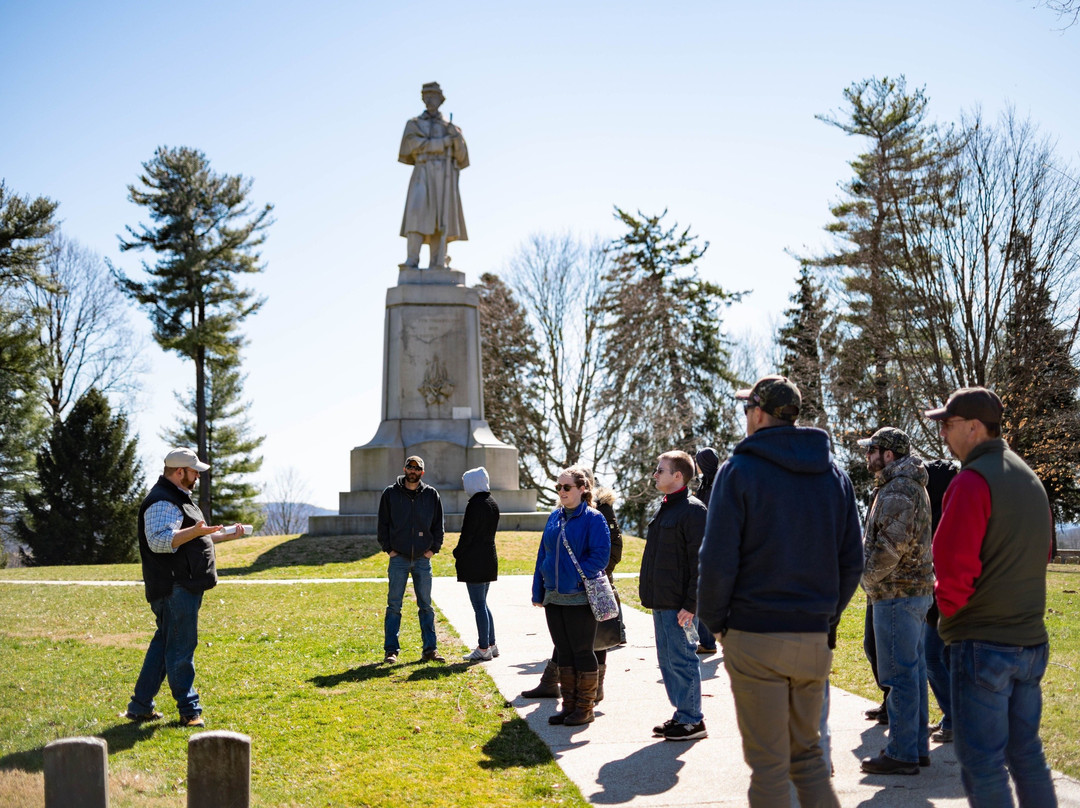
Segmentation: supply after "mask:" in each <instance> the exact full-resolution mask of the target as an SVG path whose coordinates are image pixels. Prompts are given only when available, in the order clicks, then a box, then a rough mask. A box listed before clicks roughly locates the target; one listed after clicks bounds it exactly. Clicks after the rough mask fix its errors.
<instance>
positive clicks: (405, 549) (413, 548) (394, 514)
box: [379, 475, 443, 559]
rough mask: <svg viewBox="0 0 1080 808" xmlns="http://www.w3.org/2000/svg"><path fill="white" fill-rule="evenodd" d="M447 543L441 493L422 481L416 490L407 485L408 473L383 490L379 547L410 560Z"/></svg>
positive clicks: (380, 506)
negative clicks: (444, 536) (444, 540)
mask: <svg viewBox="0 0 1080 808" xmlns="http://www.w3.org/2000/svg"><path fill="white" fill-rule="evenodd" d="M442 543H443V510H442V500H441V499H440V498H439V492H438V491H436V490H435V489H434V488H432V487H431V486H430V485H427V484H426V483H425V482H424V481H423V480H420V485H419V486H418V487H417V488H416V490H415V491H410V490H409V489H408V488H406V487H405V477H404V475H402V476H400V477H398V479H397V482H396V483H394V484H393V485H390V486H387V487H386V489H384V490H383V493H382V499H381V500H379V546H380V547H382V549H383V552H384V553H389V552H390V551H391V550H393V551H395V552H396V553H397V554H398V555H402V556H405V557H406V558H409V559H416V558H420V557H421V556H422V555H423V554H424V553H426V552H427V551H428V550H431V551H432V552H433V553H437V552H439V549H440V548H441V547H442Z"/></svg>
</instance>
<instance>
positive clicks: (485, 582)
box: [454, 466, 499, 662]
mask: <svg viewBox="0 0 1080 808" xmlns="http://www.w3.org/2000/svg"><path fill="white" fill-rule="evenodd" d="M461 485H462V487H463V488H464V489H465V493H466V494H468V495H469V504H468V505H466V506H465V517H464V519H462V522H461V536H460V537H459V538H458V543H457V546H456V547H455V548H454V567H455V568H456V569H457V579H458V580H459V581H461V582H462V583H464V584H465V587H466V588H467V589H468V590H469V601H470V602H471V603H472V607H473V613H474V614H475V616H476V635H477V640H476V648H474V649H473V650H472V652H471V653H469V654H466V655H465V661H466V662H487V661H489V660H491V659H493V658H494V657H497V656H498V655H499V646H497V645H496V644H495V621H494V620H493V619H492V617H491V609H489V608H488V605H487V595H488V587H490V586H491V582H492V581H494V580H496V579H497V578H498V577H499V554H498V552H496V550H495V533H496V531H498V529H499V506H498V504H497V503H496V502H495V500H494V499H492V498H491V484H490V479H489V478H488V473H487V469H486V468H484V467H483V466H480V467H479V468H475V469H469V470H468V471H466V472H465V473H464V474H462V475H461Z"/></svg>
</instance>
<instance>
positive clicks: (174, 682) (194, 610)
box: [121, 446, 244, 727]
mask: <svg viewBox="0 0 1080 808" xmlns="http://www.w3.org/2000/svg"><path fill="white" fill-rule="evenodd" d="M208 468H210V464H209V463H204V462H203V461H202V460H199V456H198V455H197V454H195V451H194V450H193V449H188V448H187V447H183V446H178V447H176V448H175V449H171V450H170V451H169V453H168V454H167V455H165V468H164V470H163V471H162V472H161V476H160V477H159V478H158V481H157V483H156V484H155V485H154V487H153V488H151V489H150V493H149V494H147V496H146V499H144V500H143V501H142V505H140V506H139V525H138V527H139V556H140V557H141V559H142V573H143V585H144V586H145V589H146V600H147V602H148V603H149V604H150V609H151V611H153V613H154V617H155V619H156V621H157V631H155V632H154V636H153V638H152V639H151V640H150V646H149V647H148V648H147V649H146V658H145V659H144V660H143V665H142V670H141V671H140V672H139V678H138V680H136V682H135V693H134V695H132V697H131V701H130V702H129V703H128V708H127V711H126V712H124V713H121V716H123V717H124V718H127V719H128V720H129V721H156V720H157V719H160V718H162V717H163V715H162V714H161V713H160V712H158V711H157V710H156V709H155V708H154V699H155V697H156V696H157V693H158V691H159V690H160V689H161V683H162V682H163V681H165V679H168V681H169V690H170V691H172V695H173V698H175V699H176V707H177V710H178V711H179V713H180V726H182V727H202V726H204V725H205V722H204V721H203V718H202V704H201V703H200V701H199V694H198V692H196V690H195V649H196V647H198V644H199V609H200V608H201V607H202V599H203V592H205V591H206V590H207V589H212V588H213V587H215V586H216V585H217V580H218V579H217V563H216V557H215V554H214V545H215V544H216V543H218V542H223V541H232V540H233V539H239V538H240V537H241V536H243V535H244V526H243V525H235V529H234V531H233V532H232V533H230V534H228V535H226V534H225V533H222V532H221V525H208V524H206V521H205V519H206V517H205V516H203V512H202V511H201V510H199V506H198V505H196V504H195V501H194V500H193V499H192V498H191V492H192V489H193V488H194V487H195V484H196V483H197V482H198V481H199V473H200V472H203V471H206V470H207V469H208Z"/></svg>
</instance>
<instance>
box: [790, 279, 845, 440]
mask: <svg viewBox="0 0 1080 808" xmlns="http://www.w3.org/2000/svg"><path fill="white" fill-rule="evenodd" d="M790 300H791V302H792V304H793V306H792V307H791V308H790V309H787V310H785V311H784V316H785V317H787V322H786V323H785V324H784V325H783V326H781V327H780V331H779V333H778V334H777V342H778V343H779V346H780V350H781V351H782V352H783V358H782V360H781V365H780V372H781V373H782V374H784V375H785V376H787V377H788V378H789V379H791V380H792V381H793V382H795V384H797V385H798V387H799V391H800V392H801V393H802V409H801V410H800V411H799V422H800V423H802V424H804V425H806V426H816V427H820V428H821V429H826V430H827V429H828V428H829V424H828V421H829V419H828V414H827V412H826V409H825V382H826V379H827V378H828V374H827V370H826V364H827V359H826V357H827V355H828V354H829V353H830V349H831V328H832V327H831V324H830V322H829V319H830V318H829V313H828V311H827V309H826V306H827V304H828V297H827V295H826V294H825V291H824V289H823V288H822V286H821V285H820V284H819V283H818V282H817V281H816V279H815V278H814V272H813V270H812V269H811V268H810V265H809V264H808V263H807V262H805V261H803V262H802V263H801V265H800V267H799V278H798V287H797V288H796V290H795V292H794V293H793V294H792V295H791V298H790Z"/></svg>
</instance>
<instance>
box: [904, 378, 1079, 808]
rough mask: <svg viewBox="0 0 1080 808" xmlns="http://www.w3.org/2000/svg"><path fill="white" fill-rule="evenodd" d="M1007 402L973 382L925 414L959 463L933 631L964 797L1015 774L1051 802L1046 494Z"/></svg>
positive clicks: (943, 537)
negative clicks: (1013, 428)
mask: <svg viewBox="0 0 1080 808" xmlns="http://www.w3.org/2000/svg"><path fill="white" fill-rule="evenodd" d="M1002 409H1003V408H1002V404H1001V399H999V398H998V397H997V395H995V394H994V393H993V392H992V391H990V390H987V389H986V388H984V387H966V388H962V389H960V390H957V391H956V392H954V393H953V394H952V395H951V396H949V400H948V401H947V402H946V404H945V406H944V407H940V408H938V409H935V410H929V411H928V412H926V413H925V415H926V417H927V418H929V419H931V420H933V421H937V422H938V433H939V434H940V435H941V438H942V439H943V440H944V441H945V443H946V445H948V447H949V451H950V452H952V453H953V454H954V455H955V456H956V457H957V459H958V460H959V461H960V464H961V468H960V473H959V474H957V475H956V476H955V477H954V478H953V480H952V482H951V483H949V487H948V488H947V489H946V491H945V500H944V502H943V503H942V509H941V521H940V522H939V523H938V528H937V532H936V533H934V544H933V552H934V572H935V573H936V574H937V583H936V584H935V594H936V595H937V603H938V609H939V610H940V612H941V617H940V619H939V621H938V633H939V634H940V635H941V639H942V640H944V641H945V643H946V645H948V652H949V677H950V688H949V691H950V693H949V695H950V697H951V699H952V704H951V705H950V706H951V709H952V725H953V741H954V746H955V749H956V759H957V761H959V763H960V780H961V782H962V783H963V784H964V791H965V792H967V796H968V801H969V802H970V803H971V804H972V805H1012V804H1013V801H1012V795H1011V793H1010V789H1009V776H1010V775H1012V779H1013V783H1014V784H1015V785H1016V795H1017V797H1018V798H1019V802H1020V805H1021V806H1024V807H1025V808H1027V807H1028V806H1032V807H1033V806H1040V808H1043V807H1044V806H1045V808H1053V806H1056V805H1057V804H1058V803H1057V797H1056V796H1055V795H1054V783H1053V780H1052V779H1051V776H1050V769H1049V768H1048V767H1047V765H1046V756H1045V754H1044V752H1043V746H1042V741H1041V740H1040V739H1039V721H1040V718H1041V715H1042V677H1043V674H1044V673H1045V672H1046V665H1047V661H1048V658H1049V654H1050V645H1049V636H1048V635H1047V632H1046V623H1045V620H1044V615H1045V613H1046V564H1047V561H1048V560H1049V556H1050V541H1051V515H1050V502H1049V500H1048V499H1047V496H1046V490H1045V489H1044V488H1043V485H1042V483H1041V482H1040V481H1039V478H1038V477H1036V476H1035V473H1034V472H1033V471H1032V470H1031V469H1030V468H1029V467H1028V466H1027V464H1026V463H1024V461H1023V460H1022V459H1021V458H1020V456H1019V455H1017V454H1015V453H1014V452H1013V451H1012V450H1011V449H1009V446H1008V444H1007V443H1006V442H1005V441H1004V440H1003V439H1002V437H1001V415H1002ZM1006 766H1007V767H1008V768H1006Z"/></svg>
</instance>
